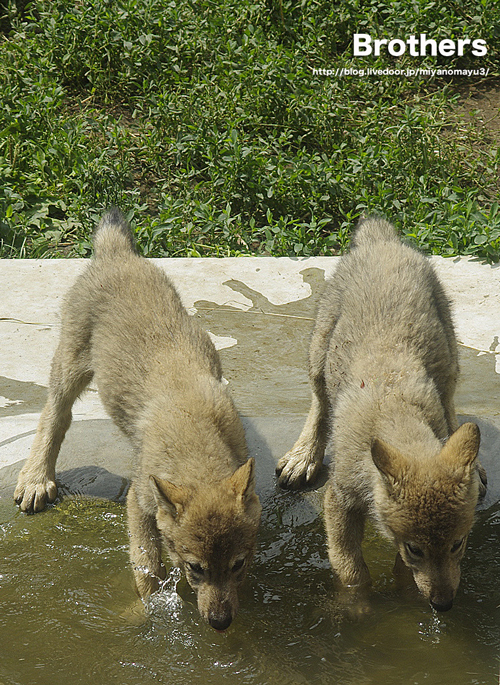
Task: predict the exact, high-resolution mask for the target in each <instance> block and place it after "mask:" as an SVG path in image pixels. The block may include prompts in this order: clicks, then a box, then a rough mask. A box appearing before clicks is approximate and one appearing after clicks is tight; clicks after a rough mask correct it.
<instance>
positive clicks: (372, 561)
mask: <svg viewBox="0 0 500 685" xmlns="http://www.w3.org/2000/svg"><path fill="white" fill-rule="evenodd" d="M300 500H301V498H300V496H298V495H291V494H287V493H280V492H277V493H276V494H275V496H274V497H273V498H272V501H268V502H267V504H266V506H265V509H264V517H263V527H262V531H261V535H260V546H259V550H258V553H257V556H256V559H255V563H254V566H253V568H252V572H251V573H250V576H249V578H248V579H247V582H246V585H245V587H244V589H243V592H242V596H241V605H242V606H241V611H240V614H239V616H238V617H237V619H236V621H235V622H234V624H233V625H232V626H231V627H230V629H229V630H228V631H227V633H225V634H222V635H221V634H218V633H216V632H215V631H213V630H212V629H211V628H210V627H209V626H208V625H206V624H205V623H203V622H202V621H201V620H200V618H199V617H198V614H197V610H196V603H195V598H194V595H193V593H192V592H191V590H190V589H189V587H188V586H187V584H186V583H185V581H184V580H180V581H179V582H178V584H177V581H176V579H175V577H171V578H170V579H169V582H168V583H167V587H166V589H165V591H164V593H163V594H162V595H161V596H158V597H156V598H155V599H154V601H152V602H151V603H150V605H149V607H148V610H147V615H145V616H142V612H143V610H142V604H141V603H140V602H138V601H137V600H136V597H135V593H134V590H133V587H132V578H131V573H130V571H129V568H128V556H127V542H128V541H127V532H126V517H125V507H124V506H123V505H121V504H118V503H113V502H109V501H92V500H72V499H65V500H63V501H62V502H61V503H60V504H58V505H56V506H55V507H53V508H51V509H50V510H48V511H47V512H45V513H43V514H39V515H36V516H25V515H22V514H20V513H17V512H16V511H13V506H11V505H10V503H7V502H6V501H5V500H4V501H3V502H2V505H1V508H0V514H1V518H2V521H4V523H3V525H2V528H1V540H0V550H1V557H2V558H1V566H0V573H1V575H0V615H1V620H0V644H1V645H3V647H2V656H1V657H0V683H2V684H5V685H7V684H9V685H10V684H12V685H13V684H16V685H25V684H27V683H39V684H40V685H44V684H45V683H47V685H48V684H49V683H50V684H52V685H58V684H61V685H62V684H67V683H74V682H77V683H78V682H87V681H90V682H94V683H98V684H99V683H103V684H105V683H127V684H131V685H132V684H136V683H137V684H138V685H139V684H141V685H145V684H148V683H175V684H176V685H188V684H190V683H194V682H200V683H207V684H208V683H214V684H216V683H234V684H236V683H238V684H239V683H247V684H249V685H250V684H255V685H257V684H258V685H262V683H270V684H271V683H272V684H276V685H281V684H283V685H285V684H291V683H311V684H313V683H318V684H319V683H341V684H342V685H350V684H351V683H352V684H353V685H364V684H365V683H372V684H377V685H378V684H379V683H380V685H389V684H391V683H394V684H395V685H396V684H397V685H401V684H403V683H405V684H406V683H408V685H410V684H411V685H443V684H447V683H450V685H451V684H453V685H460V684H462V683H464V684H465V683H470V684H472V683H485V684H486V683H487V684H488V685H489V684H492V683H497V682H498V670H499V667H498V664H499V655H500V608H499V605H500V589H499V583H498V579H499V578H500V554H499V552H498V539H499V530H500V529H499V526H500V509H499V508H494V509H492V510H490V511H487V512H483V513H481V514H480V516H479V520H478V523H477V525H476V527H475V529H474V532H473V534H472V539H471V542H470V553H469V555H468V557H467V559H466V561H465V564H464V569H463V582H462V585H461V589H460V590H459V595H458V597H457V600H456V603H455V606H454V608H453V609H452V611H451V612H449V613H447V614H442V615H438V614H436V613H433V612H432V611H431V610H430V608H429V607H428V606H427V604H426V603H425V602H424V601H423V600H422V599H421V598H420V597H419V595H418V594H416V593H413V592H411V591H409V592H407V593H406V594H405V593H402V592H401V591H400V590H398V589H397V588H396V587H395V582H394V580H393V578H392V575H391V564H392V561H393V552H392V550H391V549H390V548H388V547H387V546H386V545H385V543H383V542H381V541H380V539H379V538H378V536H376V535H373V534H371V535H369V536H368V538H367V541H366V545H365V546H366V550H367V552H366V554H367V559H368V563H369V565H370V568H371V570H372V574H373V578H374V591H373V593H372V598H371V613H370V614H369V615H368V616H366V617H364V618H363V619H359V620H353V619H350V618H348V617H346V616H345V615H343V614H342V613H341V612H340V611H339V608H338V607H337V606H336V604H335V601H334V596H333V593H332V587H331V577H330V572H329V568H328V563H327V560H326V552H325V545H324V536H323V531H322V525H321V519H320V518H319V517H318V516H317V515H316V513H315V511H314V509H313V508H312V507H307V506H304V503H303V502H301V501H300ZM308 514H309V515H308ZM171 575H172V576H173V575H174V574H171ZM176 584H177V585H176ZM176 586H177V590H178V593H179V595H177V594H176V593H175V592H174V588H175V587H176Z"/></svg>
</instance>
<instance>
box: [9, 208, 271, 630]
mask: <svg viewBox="0 0 500 685" xmlns="http://www.w3.org/2000/svg"><path fill="white" fill-rule="evenodd" d="M94 247H95V256H94V258H93V259H92V260H91V263H90V264H89V266H88V267H87V268H86V269H85V271H84V272H83V274H82V275H81V276H80V277H79V278H78V279H77V281H76V283H75V284H74V286H73V287H72V288H71V290H70V291H69V293H68V296H67V298H66V301H65V304H64V307H63V312H62V327H61V337H60V342H59V346H58V348H57V351H56V353H55V356H54V359H53V362H52V369H51V375H50V383H49V395H48V400H47V404H46V406H45V408H44V410H43V412H42V415H41V418H40V422H39V425H38V430H37V434H36V436H35V440H34V443H33V446H32V449H31V453H30V456H29V459H28V460H27V462H26V464H25V465H24V466H23V468H22V470H21V472H20V474H19V479H18V483H17V487H16V490H15V493H14V497H15V499H16V501H17V502H18V503H19V504H20V507H21V509H22V510H23V511H39V510H41V509H43V508H44V507H45V504H46V502H51V501H53V500H54V499H55V497H56V494H57V488H56V482H55V464H56V459H57V455H58V453H59V448H60V446H61V443H62V441H63V439H64V435H65V433H66V431H67V429H68V428H69V425H70V422H71V407H72V405H73V403H74V401H75V399H76V398H77V397H78V395H79V394H80V393H81V392H82V391H83V390H84V389H85V387H86V386H87V385H88V384H89V382H90V381H91V380H92V378H94V380H95V383H96V384H97V387H98V390H99V394H100V397H101V400H102V402H103V404H104V406H105V408H106V410H107V412H108V413H109V415H110V416H111V417H112V419H113V420H114V422H115V423H116V424H117V425H118V426H119V427H120V428H121V429H122V431H123V432H124V433H125V434H126V435H127V436H128V438H129V439H130V441H131V443H132V445H133V448H134V453H135V456H136V459H137V472H136V475H135V477H134V479H133V481H132V484H131V486H130V490H129V494H128V498H127V514H128V525H129V532H130V558H131V562H132V566H133V570H134V576H135V581H136V585H137V588H138V591H139V594H140V595H141V596H142V597H147V596H148V595H149V594H151V593H152V592H155V591H156V590H157V589H158V588H159V587H160V583H161V580H162V579H164V578H165V575H166V574H165V567H164V565H163V563H162V560H161V554H162V543H164V544H165V546H166V547H167V549H168V552H169V554H170V556H171V558H172V560H173V562H174V563H175V564H178V565H179V566H180V567H182V568H183V569H184V570H185V571H186V574H187V578H188V581H189V582H190V584H191V585H192V587H193V588H194V589H195V591H196V593H197V597H198V606H199V610H200V613H201V615H202V616H203V617H204V618H205V619H206V620H208V621H209V622H210V624H211V625H212V626H213V627H215V628H216V629H219V630H223V629H225V628H227V626H228V625H229V624H230V623H231V621H232V619H233V618H234V616H235V615H236V612H237V609H238V600H237V587H238V585H239V584H240V583H241V581H242V580H243V578H244V576H245V574H246V571H247V568H248V565H249V564H250V562H251V560H252V557H253V554H254V549H255V543H256V534H257V528H258V525H259V520H260V511H261V508H260V503H259V499H258V497H257V495H256V494H255V486H254V461H253V459H248V460H247V447H246V442H245V435H244V431H243V426H242V424H241V421H240V419H239V416H238V414H237V411H236V409H235V406H234V404H233V402H232V400H231V397H230V395H229V393H228V391H227V389H226V388H225V386H224V382H223V379H222V373H221V366H220V360H219V356H218V354H217V352H216V350H215V348H214V345H213V343H212V341H211V340H210V337H209V335H208V334H207V333H206V332H205V331H204V330H203V329H202V328H201V327H200V326H199V325H198V323H197V322H196V321H195V320H194V318H193V317H190V316H188V314H187V312H186V311H185V309H184V308H183V306H182V304H181V301H180V298H179V296H178V294H177V292H176V291H175V289H174V287H173V285H172V284H171V282H170V280H169V279H168V278H167V276H165V274H164V273H163V272H162V271H161V270H160V269H158V268H156V267H155V266H154V265H153V264H151V263H150V262H148V261H147V260H145V259H143V258H142V257H140V256H139V255H138V254H137V253H136V251H135V247H134V242H133V238H132V234H131V232H130V229H129V227H128V225H127V224H126V222H125V221H124V219H123V217H122V216H121V214H120V213H119V211H118V210H112V211H111V212H109V213H108V214H107V215H106V216H104V217H103V219H102V221H101V223H100V225H99V228H98V230H97V234H96V237H95V240H94Z"/></svg>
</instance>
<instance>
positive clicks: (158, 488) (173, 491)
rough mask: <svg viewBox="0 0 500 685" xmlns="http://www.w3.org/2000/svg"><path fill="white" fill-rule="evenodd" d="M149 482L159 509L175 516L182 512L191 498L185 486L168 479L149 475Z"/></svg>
mask: <svg viewBox="0 0 500 685" xmlns="http://www.w3.org/2000/svg"><path fill="white" fill-rule="evenodd" d="M149 482H150V484H151V490H152V491H153V495H154V498H155V500H156V504H157V506H158V508H159V509H162V510H163V511H164V512H165V513H167V514H168V515H170V516H172V517H173V518H176V517H177V516H179V514H182V512H183V511H184V507H185V506H186V502H187V500H188V499H189V493H188V492H187V491H186V489H185V488H181V487H179V486H178V485H174V484H173V483H170V482H169V481H168V480H162V479H161V478H156V476H149Z"/></svg>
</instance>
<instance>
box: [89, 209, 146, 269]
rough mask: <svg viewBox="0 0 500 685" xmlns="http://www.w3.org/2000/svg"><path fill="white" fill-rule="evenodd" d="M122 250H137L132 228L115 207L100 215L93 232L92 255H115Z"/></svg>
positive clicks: (118, 254) (121, 252) (122, 251)
mask: <svg viewBox="0 0 500 685" xmlns="http://www.w3.org/2000/svg"><path fill="white" fill-rule="evenodd" d="M124 252H128V253H130V252H137V250H136V246H135V240H134V236H133V234H132V230H131V228H130V226H129V225H128V223H127V221H126V220H125V217H124V216H123V214H122V213H121V211H120V210H119V209H118V208H117V207H113V208H112V209H110V210H109V212H106V214H105V215H104V216H103V217H102V219H101V221H100V222H99V225H98V226H97V229H96V232H95V233H94V255H95V256H96V257H98V258H100V257H116V256H120V254H121V255H123V253H124Z"/></svg>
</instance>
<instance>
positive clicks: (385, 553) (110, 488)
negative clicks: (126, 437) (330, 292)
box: [0, 269, 500, 685]
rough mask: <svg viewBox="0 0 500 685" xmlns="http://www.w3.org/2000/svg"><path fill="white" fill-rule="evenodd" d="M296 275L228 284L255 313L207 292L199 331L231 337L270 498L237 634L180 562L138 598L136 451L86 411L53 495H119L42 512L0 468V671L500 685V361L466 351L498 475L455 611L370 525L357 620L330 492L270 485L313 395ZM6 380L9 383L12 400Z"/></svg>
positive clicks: (152, 678) (99, 678)
mask: <svg viewBox="0 0 500 685" xmlns="http://www.w3.org/2000/svg"><path fill="white" fill-rule="evenodd" d="M303 276H304V280H307V279H309V281H310V282H311V284H312V285H313V292H314V294H313V296H312V297H310V298H306V299H304V300H301V301H300V302H296V303H290V304H289V305H282V306H273V305H272V304H270V303H269V302H268V301H267V300H265V298H263V297H262V296H260V295H259V293H255V292H253V291H250V290H249V289H248V288H247V287H246V286H244V285H243V284H241V283H237V282H233V283H232V286H231V287H234V289H236V290H238V289H240V290H241V289H242V288H244V289H245V294H246V295H247V296H249V297H250V299H252V301H253V303H254V306H253V307H252V309H251V310H250V312H247V313H245V312H241V311H240V310H236V309H232V308H231V307H227V306H226V307H218V306H217V305H214V304H213V303H210V302H199V303H197V308H198V316H199V317H200V318H201V319H202V321H203V323H204V325H205V326H206V327H207V328H209V329H210V330H211V331H212V332H213V333H215V334H217V335H232V336H233V337H235V338H236V339H237V340H238V345H236V346H235V347H232V348H229V349H226V350H223V351H222V361H223V366H224V374H225V376H226V377H227V378H228V379H229V381H230V387H231V388H232V391H233V393H234V396H235V399H236V401H237V403H238V406H239V408H240V410H241V411H242V412H243V414H244V415H245V416H246V417H251V418H246V419H245V427H246V430H247V435H248V439H249V446H250V452H251V453H252V454H253V455H254V456H255V457H256V460H257V469H258V484H257V487H258V491H259V494H260V495H261V498H262V502H263V506H264V509H263V519H262V527H261V531H260V536H259V548H258V552H257V555H256V558H255V561H254V564H253V567H252V569H251V571H250V573H249V576H248V578H247V581H246V584H245V585H244V588H243V590H242V592H241V594H240V600H241V608H240V613H239V615H238V617H237V618H236V620H235V621H234V623H233V624H232V625H231V627H230V628H229V630H228V631H227V632H226V633H225V634H218V633H216V632H215V631H214V630H212V629H211V628H210V627H209V626H208V625H207V624H205V623H204V622H203V621H202V620H201V619H200V618H199V616H198V612H197V609H196V602H195V597H194V595H193V592H192V591H191V590H190V588H189V587H188V586H187V584H186V582H185V580H184V579H182V578H181V579H180V580H179V579H178V578H177V575H176V573H175V572H174V571H172V573H171V576H170V577H169V579H168V581H167V584H166V587H165V590H164V592H163V593H162V594H161V595H158V596H156V597H155V598H154V599H153V600H152V601H151V602H150V604H149V605H148V606H147V607H146V610H145V609H144V607H143V605H142V603H141V602H140V601H139V600H137V598H136V595H135V591H134V588H133V584H132V573H131V571H130V569H129V562H128V537H127V526H126V513H125V506H124V503H123V500H124V494H125V488H126V483H127V480H126V479H127V477H128V476H129V475H130V466H131V464H130V452H127V445H126V443H125V442H124V441H122V442H120V436H119V435H118V433H117V431H116V429H113V426H112V423H111V421H105V420H102V419H98V420H86V421H79V422H76V423H75V424H74V425H73V426H72V428H71V429H70V431H69V433H68V436H67V438H66V441H65V443H64V445H63V449H62V453H61V457H60V461H59V465H58V479H59V480H60V482H61V483H62V486H63V487H62V488H61V491H62V493H63V495H65V494H67V493H71V492H83V493H87V494H88V493H101V494H103V495H104V496H105V497H106V498H108V497H109V498H111V499H101V500H97V499H89V498H87V499H86V498H81V499H74V498H71V497H63V499H62V500H61V501H59V502H58V503H57V504H56V505H55V506H53V507H51V508H50V509H49V510H47V511H46V512H43V513H42V514H37V515H35V516H26V515H23V514H21V513H20V512H19V511H18V510H17V508H16V507H15V506H14V504H13V502H12V500H11V496H12V489H13V484H14V482H15V477H16V473H17V471H18V470H19V465H14V466H12V467H7V468H5V469H3V470H2V471H1V472H0V483H1V485H2V487H1V489H0V494H1V495H2V498H0V645H1V647H0V650H1V652H0V654H1V655H0V685H27V684H28V683H36V684H37V685H38V684H39V685H45V684H47V685H49V684H50V685H67V684H68V683H69V684H70V685H73V684H76V683H83V682H85V683H87V682H92V683H95V684H96V685H101V684H102V685H107V684H108V683H120V684H121V685H124V684H125V685H136V684H137V685H148V684H150V683H151V684H152V683H165V684H166V683H168V684H169V685H190V684H191V683H198V682H199V683H203V684H206V685H211V684H214V685H218V684H219V683H228V684H229V683H230V684H234V685H240V684H243V685H267V684H269V685H295V684H302V683H307V684H310V685H323V684H325V685H326V684H328V685H330V684H333V685H476V684H477V685H479V684H484V685H497V684H498V683H499V663H500V546H499V539H500V535H499V533H500V505H499V503H498V502H499V500H500V466H499V464H498V459H499V455H500V431H499V429H498V418H497V416H498V414H499V412H500V404H499V400H498V395H499V394H500V388H499V378H498V375H497V374H495V372H494V358H493V356H492V355H483V356H479V357H478V355H477V353H476V352H474V351H472V350H466V349H464V348H461V351H460V352H461V360H462V381H461V384H460V387H459V389H458V393H457V408H458V410H459V412H460V414H461V416H462V417H463V418H465V416H467V417H468V418H471V419H473V420H477V421H478V422H479V423H480V426H481V431H482V436H483V442H482V448H481V450H482V452H481V459H482V460H483V463H484V465H485V466H486V468H487V470H488V476H489V485H490V486H489V493H488V497H487V500H486V502H485V504H484V509H483V510H482V511H480V512H479V513H478V520H477V523H476V526H475V527H474V529H473V532H472V535H471V537H470V542H469V549H468V552H467V555H466V558H465V560H464V563H463V573H462V582H461V586H460V589H459V592H458V595H457V598H456V601H455V604H454V607H453V609H452V610H451V611H450V612H448V613H446V614H441V615H438V614H436V613H433V612H432V610H431V609H430V607H429V606H428V604H427V603H426V602H425V601H424V600H423V599H422V598H421V597H420V596H419V595H418V593H417V592H416V590H413V589H409V590H408V589H403V590H402V589H400V588H398V587H397V586H396V582H395V580H394V578H393V576H392V565H393V562H394V551H393V549H392V548H391V547H390V546H389V545H388V544H387V543H385V542H384V541H383V540H381V538H380V537H379V536H378V535H377V534H375V533H373V532H372V531H368V534H367V536H366V539H365V555H366V559H367V562H368V565H369V567H370V570H371V573H372V578H373V582H374V587H373V592H372V594H371V602H370V607H371V610H370V613H369V614H368V615H366V616H364V617H362V618H360V619H354V618H351V617H349V616H348V615H346V613H345V611H343V610H342V609H341V608H340V607H339V606H338V604H337V603H336V600H335V596H334V593H333V588H332V578H331V573H330V568H329V564H328V560H327V554H326V546H325V536H324V533H323V525H322V518H321V513H320V510H321V493H320V492H309V493H304V494H298V493H286V492H282V491H280V490H278V489H276V488H275V485H274V476H273V471H274V465H275V463H276V461H277V459H278V458H279V457H280V456H281V455H282V454H283V453H284V451H286V450H287V449H289V448H290V447H291V446H292V445H293V443H294V440H295V439H296V437H297V436H298V434H299V432H300V430H301V427H302V424H303V420H304V415H305V414H306V412H307V410H308V405H309V389H308V384H307V374H306V356H307V344H308V339H309V334H310V330H311V326H312V320H313V315H314V302H315V299H316V297H317V293H318V291H319V284H320V282H321V280H322V272H318V270H313V269H310V270H307V271H305V272H304V274H303ZM317 286H318V287H317ZM16 388H17V386H16ZM9 392H10V390H9V388H7V387H6V388H5V389H4V391H3V393H4V395H5V396H6V397H8V398H10V397H11V395H10V394H9ZM12 399H15V397H12ZM42 402H43V399H42V398H41V397H38V395H37V399H36V402H35V403H32V405H31V404H30V402H29V401H28V400H26V402H25V403H24V404H15V405H12V407H10V409H9V407H7V409H6V410H4V411H16V412H19V413H23V412H26V411H31V412H38V411H39V410H40V407H41V404H42ZM113 449H114V452H113ZM110 451H111V452H113V458H112V459H110V458H109V452H110ZM82 463H83V467H82ZM96 464H97V466H95V465H96ZM93 465H94V466H93Z"/></svg>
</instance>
